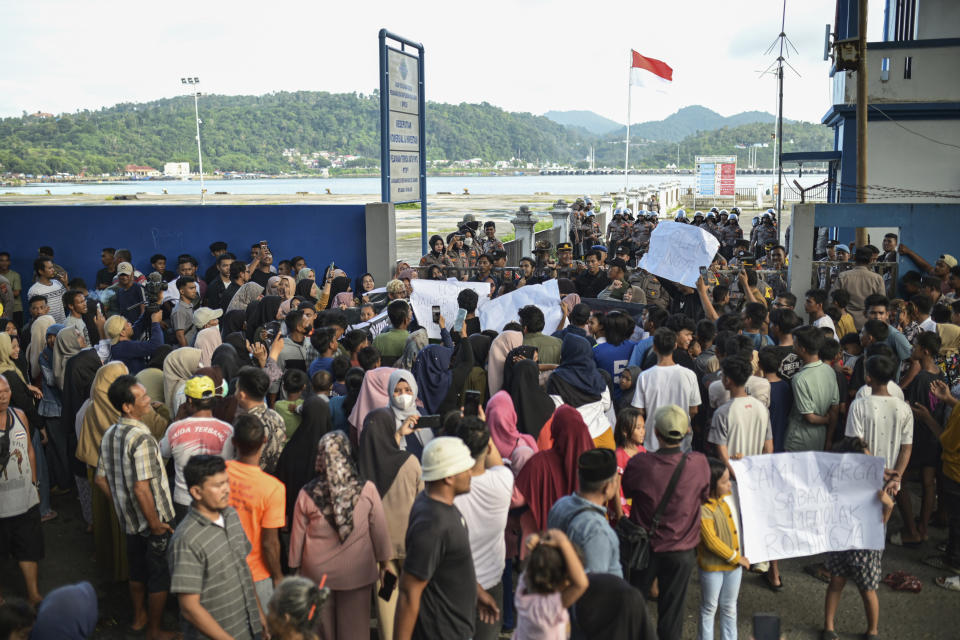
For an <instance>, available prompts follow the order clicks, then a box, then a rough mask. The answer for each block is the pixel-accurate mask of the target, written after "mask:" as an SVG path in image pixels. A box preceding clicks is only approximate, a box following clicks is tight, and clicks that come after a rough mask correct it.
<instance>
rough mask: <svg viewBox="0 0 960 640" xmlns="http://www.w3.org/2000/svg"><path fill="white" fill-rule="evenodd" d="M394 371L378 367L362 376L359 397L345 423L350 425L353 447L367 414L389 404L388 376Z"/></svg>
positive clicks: (391, 368) (390, 368) (356, 442)
mask: <svg viewBox="0 0 960 640" xmlns="http://www.w3.org/2000/svg"><path fill="white" fill-rule="evenodd" d="M394 371H396V369H394V368H393V367H378V368H376V369H371V370H370V371H367V372H366V373H365V374H364V376H363V383H362V384H361V385H360V395H359V396H357V402H356V404H354V405H353V411H351V412H350V416H349V417H348V418H347V422H349V423H350V442H351V443H352V444H353V446H354V447H356V446H357V445H358V443H359V442H360V432H361V431H362V430H363V421H364V419H365V418H366V417H367V414H368V413H370V412H371V411H373V410H374V409H380V408H381V407H385V406H387V405H388V404H390V394H389V393H388V391H387V383H388V382H389V381H390V374H391V373H393V372H394Z"/></svg>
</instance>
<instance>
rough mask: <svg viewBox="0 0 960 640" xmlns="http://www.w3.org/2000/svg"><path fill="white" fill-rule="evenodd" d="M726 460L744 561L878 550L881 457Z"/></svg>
mask: <svg viewBox="0 0 960 640" xmlns="http://www.w3.org/2000/svg"><path fill="white" fill-rule="evenodd" d="M731 465H732V466H733V470H734V473H735V474H736V476H737V483H736V487H737V493H738V498H739V501H740V516H741V520H742V523H743V526H742V535H743V546H744V555H746V556H747V558H749V559H750V562H764V561H767V560H780V559H782V558H797V557H801V556H812V555H817V554H819V553H825V552H827V551H846V550H848V549H883V546H884V542H883V538H884V536H883V518H882V509H881V504H880V499H879V498H878V497H877V491H879V490H880V489H881V488H882V487H883V458H878V457H875V456H867V455H863V454H860V453H842V454H841V453H823V452H813V451H804V452H800V453H776V454H768V455H760V456H750V457H747V458H743V459H742V460H732V461H731Z"/></svg>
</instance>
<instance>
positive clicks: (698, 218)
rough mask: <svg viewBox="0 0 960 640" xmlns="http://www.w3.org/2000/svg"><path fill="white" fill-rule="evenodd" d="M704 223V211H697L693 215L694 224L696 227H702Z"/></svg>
mask: <svg viewBox="0 0 960 640" xmlns="http://www.w3.org/2000/svg"><path fill="white" fill-rule="evenodd" d="M703 223H704V218H703V211H697V212H696V213H694V214H693V224H694V225H695V226H698V227H699V226H702V225H703Z"/></svg>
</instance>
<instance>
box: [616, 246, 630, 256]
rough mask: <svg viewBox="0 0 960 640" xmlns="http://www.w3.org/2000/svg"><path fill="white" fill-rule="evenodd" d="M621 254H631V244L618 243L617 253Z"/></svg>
mask: <svg viewBox="0 0 960 640" xmlns="http://www.w3.org/2000/svg"><path fill="white" fill-rule="evenodd" d="M620 254H627V255H629V254H630V246H629V245H626V244H619V245H617V255H620Z"/></svg>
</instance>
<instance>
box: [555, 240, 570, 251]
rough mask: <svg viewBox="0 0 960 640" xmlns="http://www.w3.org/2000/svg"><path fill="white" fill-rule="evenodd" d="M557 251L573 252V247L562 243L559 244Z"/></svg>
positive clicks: (567, 243)
mask: <svg viewBox="0 0 960 640" xmlns="http://www.w3.org/2000/svg"><path fill="white" fill-rule="evenodd" d="M557 251H573V245H572V244H570V243H569V242H560V243H558V244H557Z"/></svg>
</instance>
